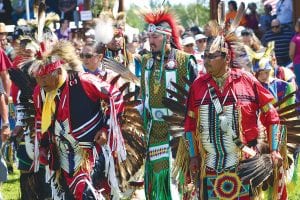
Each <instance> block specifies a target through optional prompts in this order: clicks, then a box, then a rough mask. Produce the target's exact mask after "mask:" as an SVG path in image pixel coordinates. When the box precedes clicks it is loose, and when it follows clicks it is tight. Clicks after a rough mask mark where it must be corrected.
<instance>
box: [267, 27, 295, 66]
mask: <svg viewBox="0 0 300 200" xmlns="http://www.w3.org/2000/svg"><path fill="white" fill-rule="evenodd" d="M293 36H294V32H292V31H291V30H290V29H289V28H288V27H282V28H281V31H280V32H279V33H274V32H273V31H272V30H269V31H267V32H266V33H265V35H264V36H263V38H262V44H263V45H264V46H267V45H268V43H269V42H271V41H275V49H274V50H275V55H276V58H277V60H278V62H279V64H281V63H280V61H281V60H283V61H284V62H286V61H288V60H289V45H290V41H291V39H292V37H293Z"/></svg>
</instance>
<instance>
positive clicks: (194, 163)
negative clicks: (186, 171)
mask: <svg viewBox="0 0 300 200" xmlns="http://www.w3.org/2000/svg"><path fill="white" fill-rule="evenodd" d="M199 170H200V158H199V157H198V156H195V157H192V158H191V159H190V173H191V179H192V181H194V180H195V179H196V178H197V174H198V173H199Z"/></svg>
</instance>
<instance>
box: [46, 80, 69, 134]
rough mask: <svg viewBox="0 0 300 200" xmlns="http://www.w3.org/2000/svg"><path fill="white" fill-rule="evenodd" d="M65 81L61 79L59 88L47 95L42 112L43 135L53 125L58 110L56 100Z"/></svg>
mask: <svg viewBox="0 0 300 200" xmlns="http://www.w3.org/2000/svg"><path fill="white" fill-rule="evenodd" d="M65 81H66V79H65V78H63V79H60V80H59V83H58V86H57V88H56V89H54V90H51V91H50V92H47V93H46V98H45V103H44V106H43V111H42V133H45V132H46V131H47V130H48V128H49V126H50V125H51V119H52V116H53V114H54V113H55V109H56V105H55V101H54V99H55V97H56V95H57V92H58V89H59V88H60V87H61V86H62V85H63V84H64V82H65Z"/></svg>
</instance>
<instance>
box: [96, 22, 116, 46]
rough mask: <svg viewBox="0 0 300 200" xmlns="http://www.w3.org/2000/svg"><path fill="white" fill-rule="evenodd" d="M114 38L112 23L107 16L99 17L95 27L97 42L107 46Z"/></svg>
mask: <svg viewBox="0 0 300 200" xmlns="http://www.w3.org/2000/svg"><path fill="white" fill-rule="evenodd" d="M113 37H114V28H113V21H112V20H111V19H110V18H109V17H107V16H100V17H99V19H97V25H96V27H95V39H96V41H97V42H101V43H103V44H108V43H109V42H110V41H111V40H112V39H113Z"/></svg>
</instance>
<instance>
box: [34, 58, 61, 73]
mask: <svg viewBox="0 0 300 200" xmlns="http://www.w3.org/2000/svg"><path fill="white" fill-rule="evenodd" d="M62 64H63V61H62V60H57V61H55V62H54V63H50V64H48V65H45V66H43V67H41V68H40V69H39V71H38V72H37V73H36V76H44V75H46V74H49V73H51V72H54V71H55V70H56V69H58V68H59V67H60V66H61V65H62Z"/></svg>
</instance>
